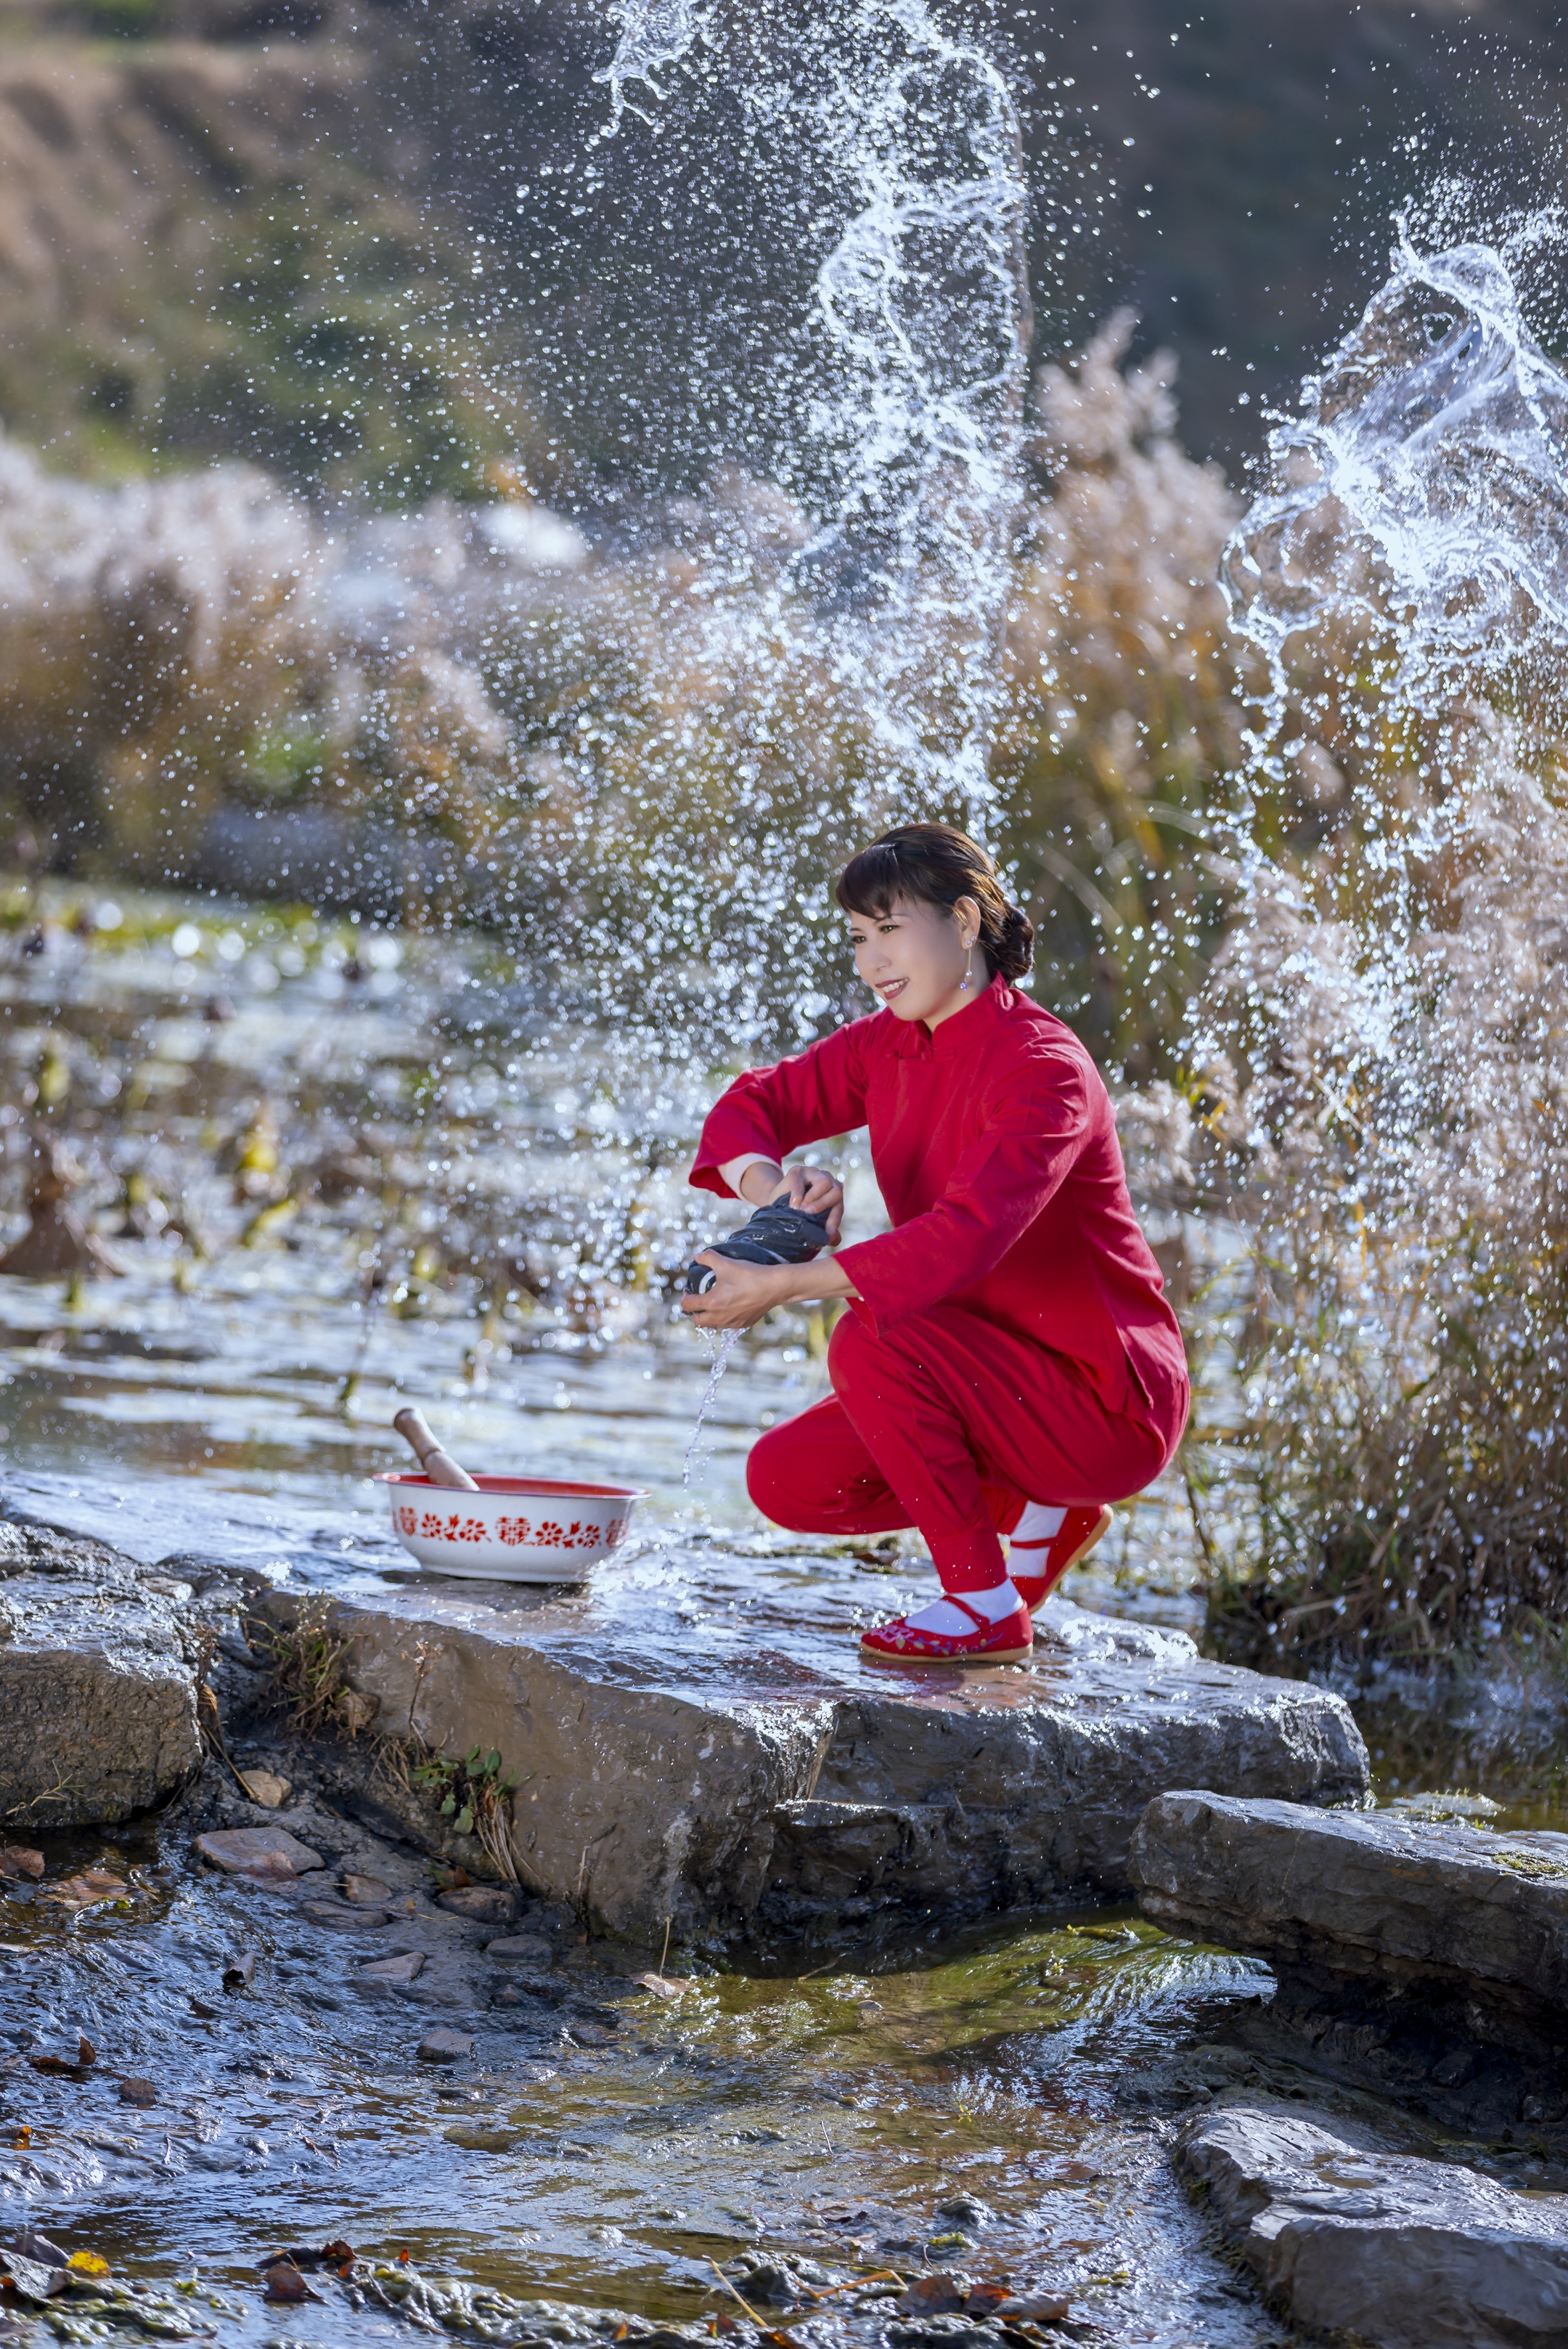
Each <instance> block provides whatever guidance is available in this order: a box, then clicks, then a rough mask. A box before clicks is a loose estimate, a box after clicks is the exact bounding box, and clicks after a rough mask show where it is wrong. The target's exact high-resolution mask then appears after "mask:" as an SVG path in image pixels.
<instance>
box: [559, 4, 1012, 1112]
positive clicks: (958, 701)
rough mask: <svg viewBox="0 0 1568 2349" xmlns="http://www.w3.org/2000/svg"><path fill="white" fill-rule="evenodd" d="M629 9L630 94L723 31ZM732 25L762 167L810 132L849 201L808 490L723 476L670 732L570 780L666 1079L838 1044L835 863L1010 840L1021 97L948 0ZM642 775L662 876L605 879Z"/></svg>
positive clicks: (598, 918) (622, 1020) (824, 191)
mask: <svg viewBox="0 0 1568 2349" xmlns="http://www.w3.org/2000/svg"><path fill="white" fill-rule="evenodd" d="M620 25H621V38H620V41H619V44H618V46H617V50H616V56H615V59H614V62H613V63H612V65H611V67H609V68H607V74H606V78H610V79H611V80H612V83H613V86H618V78H625V74H626V73H627V72H628V71H630V70H631V69H633V67H635V66H636V63H637V61H638V60H642V61H643V62H644V63H646V62H647V61H648V60H650V59H654V60H655V62H657V61H662V62H666V63H667V62H669V61H670V60H671V59H672V58H673V57H675V56H676V54H677V52H678V53H681V54H684V53H685V50H686V48H687V47H689V45H690V42H691V40H692V39H694V38H695V37H696V32H697V31H698V30H699V29H702V27H701V26H700V25H699V22H698V19H697V18H696V16H695V14H693V13H692V12H691V11H689V10H684V9H663V10H661V9H658V8H655V7H653V6H637V7H635V8H631V9H628V10H626V11H624V12H623V15H622V16H621V18H620ZM707 30H708V34H709V37H710V41H711V45H712V47H713V56H712V57H711V58H710V60H709V65H708V68H707V70H708V73H709V77H710V78H713V79H716V80H717V81H718V82H720V83H723V84H725V86H727V87H728V88H731V89H732V92H733V95H734V98H735V100H736V103H737V105H738V108H739V109H740V111H741V113H742V114H743V115H745V116H746V117H747V118H748V119H750V120H751V122H752V123H753V126H754V128H755V129H756V131H757V150H758V155H759V156H760V155H761V154H762V153H763V151H764V150H765V149H766V147H767V145H768V143H769V140H771V141H772V142H773V143H774V144H775V145H777V143H778V142H779V135H780V129H781V126H783V125H785V124H787V125H788V130H789V140H791V141H792V142H796V143H797V146H798V149H803V150H805V151H807V152H810V154H812V155H813V156H814V157H815V158H816V159H818V162H817V168H816V169H815V171H813V172H812V173H811V174H809V175H808V176H809V177H810V180H811V181H812V183H813V201H814V202H817V203H818V204H819V205H820V209H821V213H822V216H823V218H824V219H827V218H828V217H830V213H831V212H832V211H833V209H834V208H835V206H836V205H837V204H838V203H839V202H841V204H842V212H841V218H840V220H839V222H838V223H837V225H836V227H835V228H834V229H833V231H832V233H831V234H830V241H829V243H828V246H827V249H826V252H825V254H824V258H823V260H822V262H821V264H820V268H819V269H818V271H817V273H816V277H815V283H814V286H813V288H812V292H811V296H810V309H809V315H808V316H806V317H804V318H802V319H801V320H800V321H799V332H798V336H797V342H798V345H799V348H798V350H797V352H796V356H795V360H792V361H791V364H792V365H794V364H796V363H797V362H798V363H799V368H800V370H801V372H800V375H799V383H798V386H797V389H798V394H799V397H798V401H797V411H798V412H797V413H796V414H795V416H794V419H793V426H792V440H793V445H792V447H791V448H790V449H789V451H788V452H787V455H786V458H785V460H784V462H783V471H784V474H785V475H786V477H787V478H788V480H789V481H790V483H791V484H797V483H798V484H810V497H809V499H808V498H807V496H805V495H804V494H802V492H801V491H800V490H799V489H798V488H796V487H794V486H791V487H790V488H789V489H786V488H785V487H784V486H783V484H782V483H780V484H779V485H778V486H773V485H769V484H767V483H763V482H760V481H753V480H750V479H748V478H747V477H745V476H741V475H738V474H737V473H736V472H735V471H734V470H733V469H731V470H730V471H727V473H725V474H722V475H721V476H720V477H719V478H718V480H717V481H716V482H715V485H714V486H715V489H716V490H717V492H718V512H717V513H716V514H715V524H714V529H713V533H712V543H710V546H709V548H708V550H707V555H706V561H705V562H704V564H703V573H702V576H701V578H700V579H699V580H698V581H697V582H696V583H695V585H694V591H693V593H692V595H690V597H689V598H687V599H685V600H684V602H683V603H682V604H679V605H673V606H670V607H667V608H666V609H665V612H664V613H662V614H661V616H660V624H659V625H660V662H661V665H662V667H663V672H664V673H663V675H662V677H660V678H658V680H657V688H658V689H657V692H656V695H655V698H656V700H657V702H658V704H659V705H660V707H661V708H662V709H663V710H664V711H665V712H666V713H667V719H666V722H665V724H663V725H660V726H655V727H653V728H650V729H647V730H642V731H641V732H639V733H638V735H637V736H636V739H635V740H624V741H623V742H615V741H611V740H606V739H605V738H604V737H603V736H601V738H600V740H599V741H598V743H597V744H593V743H590V744H583V745H579V746H574V747H573V750H569V751H568V753H567V758H566V762H565V764H566V771H565V772H564V773H563V774H562V790H561V792H560V794H559V797H560V800H562V801H566V800H568V799H570V801H571V802H572V804H573V812H572V817H571V822H570V833H571V837H570V839H569V841H568V842H567V843H564V846H565V852H566V862H568V863H569V864H571V866H572V868H573V880H575V878H576V875H577V874H579V873H580V874H581V875H582V880H581V884H580V885H578V886H576V887H575V888H574V889H573V892H572V894H573V896H574V898H575V900H576V904H577V905H579V906H581V907H582V908H583V913H582V915H581V916H576V917H574V918H573V922H572V928H571V936H570V941H569V943H570V947H571V952H572V958H573V962H574V963H575V965H576V966H577V968H579V969H580V970H582V971H583V973H585V974H587V976H588V988H589V991H590V992H591V993H592V994H593V997H594V998H595V999H594V1000H593V1002H592V1003H588V1002H585V1003H584V1009H589V1010H591V1011H596V1012H598V1013H600V1014H601V1015H602V1014H603V1013H608V1014H609V1015H610V1016H611V1017H612V1018H613V1019H614V1021H615V1022H616V1024H617V1026H618V1027H620V1028H621V1029H623V1030H634V1031H635V1034H636V1038H637V1043H636V1046H635V1052H634V1057H635V1055H636V1054H641V1055H643V1056H646V1054H647V1053H648V1052H649V1051H650V1050H651V1051H652V1052H653V1053H654V1054H655V1055H656V1056H657V1058H658V1059H659V1061H661V1062H662V1063H663V1065H665V1067H666V1068H667V1067H670V1066H671V1065H672V1064H676V1063H679V1062H681V1061H699V1062H700V1063H701V1064H702V1065H703V1066H704V1067H706V1066H707V1061H708V1059H709V1058H710V1040H711V1037H712V1034H713V1031H714V1030H715V1027H716V1026H717V1027H718V1028H720V1029H721V1030H723V1031H724V1032H725V1033H726V1034H727V1036H729V1037H731V1038H735V1039H739V1040H745V1041H747V1042H748V1043H751V1042H754V1041H757V1040H761V1039H764V1038H766V1039H768V1040H769V1042H776V1043H782V1044H788V1043H790V1042H794V1041H798V1040H801V1039H803V1038H805V1037H809V1036H810V1035H811V1034H814V1033H815V1032H817V1030H818V1028H819V1026H820V1023H821V1021H822V1019H823V1017H824V1015H825V1014H826V1013H827V1012H828V1011H829V1010H830V1009H831V1008H832V1004H833V1001H834V994H835V988H834V986H833V985H831V984H830V983H828V982H830V974H831V972H832V967H833V964H834V963H836V962H837V960H838V957H836V956H833V957H830V954H829V953H828V952H827V951H825V948H826V947H827V941H826V940H825V939H824V936H823V932H822V926H821V921H820V914H821V910H822V909H821V901H820V892H821V888H822V880H823V878H824V875H825V872H826V871H828V870H830V869H831V867H832V865H833V864H835V863H836V862H839V861H841V860H842V858H843V856H844V855H846V854H849V853H850V852H851V850H852V849H853V848H854V847H856V846H858V845H859V844H860V843H861V841H862V840H863V839H864V837H865V836H866V834H867V833H868V832H874V831H876V830H878V829H880V828H881V827H882V825H884V824H885V823H888V822H890V821H893V820H896V819H898V818H900V817H903V816H909V815H917V814H918V815H931V814H944V815H956V816H957V817H958V818H959V819H960V820H961V821H965V822H966V823H968V824H969V825H970V826H971V827H972V828H973V829H975V830H976V831H978V832H982V833H983V832H984V831H985V828H986V824H987V823H988V819H989V811H990V806H991V803H992V798H993V794H992V792H991V788H990V785H989V781H988V777H987V769H988V764H989V757H990V750H991V745H992V740H993V736H994V732H995V715H996V704H997V698H998V694H999V690H1000V685H1001V650H1002V637H1003V631H1004V627H1005V623H1006V609H1007V604H1008V598H1009V595H1010V592H1011V588H1012V584H1013V580H1012V570H1011V561H1010V557H1011V536H1012V531H1013V526H1014V519H1015V514H1016V505H1017V501H1018V497H1019V494H1020V488H1021V465H1020V454H1021V440H1020V435H1021V426H1022V413H1023V400H1024V390H1025V380H1026V355H1027V348H1028V342H1029V334H1030V316H1029V304H1028V293H1027V284H1026V271H1025V265H1024V244H1023V230H1024V221H1025V211H1026V186H1025V181H1024V177H1023V170H1022V160H1021V158H1022V146H1021V139H1020V134H1019V127H1018V121H1017V116H1016V109H1015V108H1014V105H1013V101H1012V98H1011V95H1010V92H1009V90H1008V88H1007V84H1006V78H1005V77H1004V76H1003V74H1002V73H1001V71H1000V70H999V68H998V67H997V66H996V65H995V62H994V60H993V59H991V58H990V57H988V56H987V55H986V53H985V51H984V50H983V49H982V48H981V47H979V46H978V45H976V44H975V43H974V42H972V41H961V40H956V39H953V38H950V37H948V36H946V35H945V34H944V32H943V31H942V30H941V29H940V28H939V27H938V26H936V24H935V23H934V20H933V17H932V16H931V14H930V12H929V10H928V9H927V8H926V7H925V6H924V5H923V0H859V5H856V6H855V7H853V8H852V9H851V11H850V12H848V14H847V15H846V16H845V18H844V20H843V21H842V22H841V23H836V24H832V25H830V26H820V25H815V26H810V27H806V28H802V27H801V26H799V23H798V22H797V21H795V20H793V19H791V18H789V16H780V17H779V19H778V21H777V22H776V23H775V22H774V21H773V20H772V19H769V28H768V30H769V37H768V38H767V39H764V38H763V37H762V35H761V33H760V32H757V33H756V34H755V35H754V36H753V37H751V38H749V39H748V40H746V41H745V42H744V43H743V42H742V39H741V37H740V36H739V35H738V34H736V33H735V31H734V28H729V30H728V33H727V30H726V28H725V27H724V26H718V25H717V24H716V25H715V26H710V27H708V28H707ZM797 160H798V158H797ZM757 168H758V170H759V171H766V169H767V168H768V167H767V165H766V163H765V162H763V161H760V160H759V161H758V166H757ZM631 794H634V797H635V803H636V804H637V805H638V806H639V807H640V808H644V809H646V808H649V807H651V806H658V805H662V806H663V807H664V808H665V810H667V817H666V821H665V823H664V824H661V825H656V826H655V828H654V836H653V837H652V838H647V839H645V841H644V842H643V843H641V845H642V850H643V853H642V854H641V856H640V858H639V864H638V872H637V885H636V887H635V889H634V891H628V889H627V886H626V882H625V878H624V874H620V873H617V872H616V871H614V870H611V871H609V872H606V871H605V870H604V869H603V865H604V864H605V863H606V862H607V863H608V864H610V865H612V866H614V865H615V864H619V862H620V861H621V842H620V839H619V837H618V836H617V834H616V828H615V826H614V822H613V821H612V823H611V826H610V827H609V834H608V843H609V846H610V848H611V854H610V856H609V858H608V859H606V858H605V857H604V846H605V843H606V831H605V828H604V826H603V822H602V819H601V817H600V815H599V812H598V811H599V810H600V809H602V808H603V807H605V805H606V803H607V802H609V803H612V804H614V805H615V806H616V807H617V808H619V807H623V806H624V803H625V801H626V798H627V797H628V795H631ZM561 835H562V825H561V823H560V822H559V820H558V819H557V816H556V813H555V811H554V809H553V807H552V810H551V812H550V814H549V818H548V821H547V823H546V824H545V825H543V826H542V827H541V828H540V829H539V833H538V837H537V838H525V839H523V840H522V841H521V842H520V847H521V851H522V854H524V855H525V856H526V857H527V859H528V861H529V862H530V863H531V864H532V865H533V866H534V868H535V869H540V868H543V869H546V870H548V869H552V868H553V869H556V870H560V869H561V868H562V862H563V859H562V847H563V843H562V836H561ZM694 842H695V843H699V850H698V854H697V855H696V858H695V859H694V855H693V843H694ZM633 897H634V898H635V905H633V903H632V899H633ZM633 927H635V929H636V931H637V934H638V938H639V946H638V949H637V951H635V952H629V951H628V946H627V934H628V930H629V929H631V928H633ZM841 985H842V980H841V978H839V979H838V980H837V986H838V987H841ZM628 1073H629V1075H630V1074H631V1071H630V1069H629V1071H628Z"/></svg>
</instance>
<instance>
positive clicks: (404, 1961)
mask: <svg viewBox="0 0 1568 2349" xmlns="http://www.w3.org/2000/svg"><path fill="white" fill-rule="evenodd" d="M424 1962H425V1960H424V1957H423V1955H422V1953H421V1952H420V1951H418V1950H409V1951H407V1952H406V1953H405V1954H404V1955H403V1956H402V1957H400V1958H372V1959H371V1961H370V1962H369V1964H368V1965H364V1966H361V1967H360V1969H359V1975H358V1979H359V1980H360V1981H361V1982H393V1983H398V1984H401V1983H406V1982H414V1981H415V1980H417V1978H418V1973H419V1970H420V1968H421V1967H422V1966H423V1965H424Z"/></svg>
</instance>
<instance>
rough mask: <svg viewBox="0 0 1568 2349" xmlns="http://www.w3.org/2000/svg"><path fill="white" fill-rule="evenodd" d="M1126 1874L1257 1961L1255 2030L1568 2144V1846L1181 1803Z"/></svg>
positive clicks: (1201, 1932)
mask: <svg viewBox="0 0 1568 2349" xmlns="http://www.w3.org/2000/svg"><path fill="white" fill-rule="evenodd" d="M1130 1876H1131V1878H1132V1882H1133V1885H1134V1887H1135V1888H1136V1889H1137V1893H1138V1898H1139V1901H1140V1905H1141V1907H1142V1909H1143V1910H1144V1912H1145V1914H1146V1915H1147V1916H1149V1917H1151V1918H1152V1919H1154V1920H1155V1921H1156V1922H1157V1923H1159V1924H1162V1925H1166V1926H1168V1927H1170V1928H1171V1930H1175V1931H1178V1932H1183V1933H1191V1934H1193V1935H1195V1936H1196V1937H1198V1938H1199V1939H1201V1940H1210V1941H1218V1942H1221V1943H1222V1944H1223V1945H1224V1946H1225V1947H1226V1948H1229V1949H1233V1950H1244V1951H1249V1952H1251V1953H1252V1954H1253V1955H1256V1956H1258V1957H1262V1958H1265V1959H1266V1960H1267V1961H1268V1962H1269V1963H1270V1965H1272V1966H1273V1967H1274V1971H1275V1973H1276V1974H1277V1976H1278V1977H1279V1992H1278V1994H1277V1995H1276V1997H1275V1999H1274V2002H1273V2004H1272V2006H1271V2007H1270V2008H1268V2009H1267V2010H1265V2011H1264V2013H1263V2014H1262V2015H1260V2016H1259V2017H1258V2018H1257V2020H1256V2022H1255V2023H1249V2024H1248V2026H1247V2030H1246V2034H1245V2035H1246V2036H1247V2037H1248V2038H1249V2040H1251V2041H1255V2042H1258V2043H1259V2044H1262V2042H1263V2041H1264V2040H1265V2039H1266V2040H1270V2041H1272V2042H1273V2043H1274V2044H1281V2045H1283V2044H1286V2043H1288V2044H1289V2051H1290V2052H1291V2053H1292V2054H1294V2055H1295V2056H1296V2057H1297V2058H1298V2059H1299V2060H1302V2061H1305V2062H1309V2063H1312V2064H1315V2067H1316V2068H1317V2069H1319V2070H1321V2071H1325V2072H1326V2073H1328V2074H1330V2075H1333V2076H1334V2077H1336V2078H1341V2079H1346V2080H1351V2081H1355V2082H1356V2083H1357V2084H1358V2085H1367V2086H1372V2087H1376V2088H1377V2089H1379V2090H1380V2091H1382V2092H1384V2093H1387V2094H1392V2095H1401V2096H1406V2097H1408V2098H1410V2099H1412V2100H1413V2101H1415V2102H1417V2103H1418V2104H1419V2105H1420V2106H1422V2107H1423V2108H1424V2109H1426V2110H1428V2111H1429V2112H1432V2113H1434V2114H1435V2115H1437V2116H1439V2117H1440V2118H1442V2119H1444V2120H1446V2121H1448V2122H1449V2123H1450V2124H1451V2125H1452V2126H1454V2127H1460V2128H1462V2129H1466V2130H1470V2131H1474V2132H1477V2133H1480V2134H1486V2135H1501V2136H1509V2135H1512V2134H1515V2133H1516V2132H1518V2131H1520V2130H1525V2131H1531V2130H1534V2131H1544V2132H1545V2133H1547V2134H1549V2135H1551V2136H1553V2138H1554V2139H1555V2140H1559V2141H1562V2140H1563V2138H1564V2134H1565V2132H1568V2009H1565V2008H1564V2004H1563V1985H1564V1983H1565V1982H1568V1836H1561V1835H1552V1834H1545V1833H1540V1834H1538V1833H1534V1832H1532V1833H1529V1834H1500V1833H1498V1832H1496V1831H1495V1830H1493V1829H1491V1828H1490V1827H1487V1826H1484V1825H1480V1824H1471V1823H1470V1822H1468V1821H1464V1820H1452V1819H1449V1818H1446V1817H1425V1818H1424V1817H1420V1816H1412V1815H1411V1814H1409V1813H1408V1812H1405V1813H1400V1814H1390V1813H1387V1812H1367V1811H1361V1812H1355V1811H1332V1812H1325V1811H1320V1810H1315V1809H1312V1808H1311V1807H1309V1806H1306V1805H1305V1804H1300V1803H1288V1802H1274V1801H1268V1800H1252V1799H1244V1800H1243V1799H1238V1798H1234V1797H1227V1796H1225V1795H1221V1794H1218V1793H1208V1792H1205V1793H1190V1792H1181V1793H1173V1794H1167V1795H1161V1797H1160V1798H1159V1799H1158V1800H1157V1801H1155V1802H1153V1803H1151V1804H1150V1806H1149V1809H1148V1810H1147V1812H1146V1813H1145V1814H1144V1816H1143V1818H1142V1820H1141V1822H1140V1826H1139V1829H1138V1833H1137V1835H1136V1836H1135V1837H1134V1838H1133V1842H1132V1849H1131V1857H1130Z"/></svg>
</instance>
